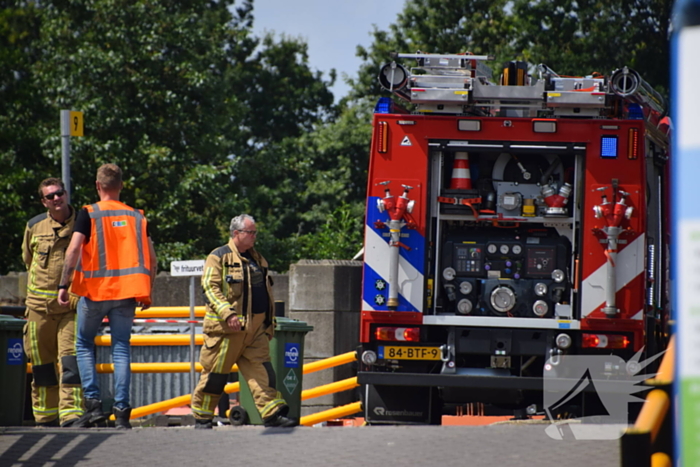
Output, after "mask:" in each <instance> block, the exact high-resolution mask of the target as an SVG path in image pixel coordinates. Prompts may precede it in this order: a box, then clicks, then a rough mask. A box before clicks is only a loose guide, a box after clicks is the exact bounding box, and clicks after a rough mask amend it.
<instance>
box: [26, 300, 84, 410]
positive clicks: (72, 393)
mask: <svg viewBox="0 0 700 467" xmlns="http://www.w3.org/2000/svg"><path fill="white" fill-rule="evenodd" d="M26 317H27V323H26V324H25V325H24V350H25V353H26V354H27V359H28V360H29V361H30V362H31V364H32V376H33V377H32V412H33V413H34V420H35V421H36V422H37V423H47V422H51V421H53V420H55V419H57V418H58V419H60V422H61V423H63V422H66V421H69V420H72V419H74V418H78V417H80V416H81V415H83V390H82V388H81V387H80V375H79V373H78V363H77V360H76V358H75V336H76V329H77V320H76V316H75V311H69V312H66V313H50V314H47V313H42V312H38V311H34V310H32V309H31V308H29V307H27V310H26Z"/></svg>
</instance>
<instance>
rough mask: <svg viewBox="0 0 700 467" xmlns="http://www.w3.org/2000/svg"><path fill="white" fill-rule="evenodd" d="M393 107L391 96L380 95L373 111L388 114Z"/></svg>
mask: <svg viewBox="0 0 700 467" xmlns="http://www.w3.org/2000/svg"><path fill="white" fill-rule="evenodd" d="M393 108H394V102H393V101H392V100H391V97H380V98H379V100H378V101H377V105H375V106H374V113H376V114H390V113H392V109H393Z"/></svg>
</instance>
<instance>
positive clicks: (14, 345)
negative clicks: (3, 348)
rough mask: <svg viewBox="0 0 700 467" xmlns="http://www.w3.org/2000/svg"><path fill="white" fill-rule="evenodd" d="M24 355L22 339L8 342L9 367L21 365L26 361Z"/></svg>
mask: <svg viewBox="0 0 700 467" xmlns="http://www.w3.org/2000/svg"><path fill="white" fill-rule="evenodd" d="M23 354H24V348H23V347H22V339H16V338H14V339H8V340H7V361H6V362H5V363H6V364H7V365H21V364H22V362H23V361H24V358H23Z"/></svg>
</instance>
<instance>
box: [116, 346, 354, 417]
mask: <svg viewBox="0 0 700 467" xmlns="http://www.w3.org/2000/svg"><path fill="white" fill-rule="evenodd" d="M356 359H357V356H356V353H355V352H347V353H344V354H341V355H336V356H335V357H329V358H326V359H323V360H319V361H316V362H312V363H307V364H305V365H304V368H303V373H304V374H308V373H313V372H316V371H320V370H325V369H328V368H333V367H336V366H340V365H344V364H346V363H350V362H352V361H354V360H356ZM104 365H107V364H104ZM132 365H133V364H132ZM161 365H162V364H161ZM110 366H111V365H110ZM234 368H235V365H234ZM352 380H354V381H352ZM353 384H354V385H353ZM356 385H357V378H349V379H347V380H344V381H338V382H337V383H330V384H327V385H324V386H320V387H319V388H313V389H307V390H306V391H303V392H302V400H305V399H304V393H305V392H307V391H314V392H315V393H318V394H319V395H325V394H331V393H333V392H340V391H343V390H346V389H352V388H353V387H355V386H356ZM341 388H345V389H341ZM239 390H240V383H238V382H236V383H229V384H227V385H226V386H225V387H224V391H225V392H226V393H228V394H231V393H234V392H238V391H239ZM324 391H325V392H324ZM309 394H311V393H307V397H306V399H311V398H312V397H318V396H309ZM191 400H192V394H186V395H184V396H178V397H174V398H172V399H168V400H165V401H161V402H156V403H153V404H149V405H144V406H143V407H137V408H135V409H133V410H132V411H131V417H130V418H131V419H132V420H133V419H135V418H140V417H145V416H147V415H152V414H154V413H158V412H165V411H166V410H170V409H174V408H176V407H182V406H183V405H188V404H189V403H190V401H191ZM357 404H359V402H358V403H357ZM351 405H352V404H351ZM344 407H349V406H344ZM340 408H341V407H338V408H337V409H340ZM333 410H336V409H331V410H328V411H325V412H320V413H319V414H316V415H320V414H321V413H323V414H326V415H323V416H321V417H320V418H321V419H322V420H321V421H325V420H331V419H333V418H338V417H344V416H346V415H351V414H354V413H357V412H360V411H361V410H362V409H361V408H359V409H357V410H354V411H353V412H349V413H345V414H343V415H338V414H337V413H331V411H333ZM346 410H349V408H348V409H346ZM329 413H330V415H328V414H329ZM324 416H327V417H328V418H325V419H323V417H324ZM317 418H318V417H317ZM110 419H111V420H114V416H113V415H112V416H111V417H110ZM303 420H305V417H302V421H303ZM316 423H320V422H318V421H314V422H313V423H312V425H315V424H316ZM302 424H304V423H302Z"/></svg>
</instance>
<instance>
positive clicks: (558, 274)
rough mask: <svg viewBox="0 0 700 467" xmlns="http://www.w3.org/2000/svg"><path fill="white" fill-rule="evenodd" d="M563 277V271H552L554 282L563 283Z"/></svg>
mask: <svg viewBox="0 0 700 467" xmlns="http://www.w3.org/2000/svg"><path fill="white" fill-rule="evenodd" d="M564 277H565V276H564V271H562V270H561V269H555V270H554V271H552V279H554V282H557V283H560V282H563V281H564Z"/></svg>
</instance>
